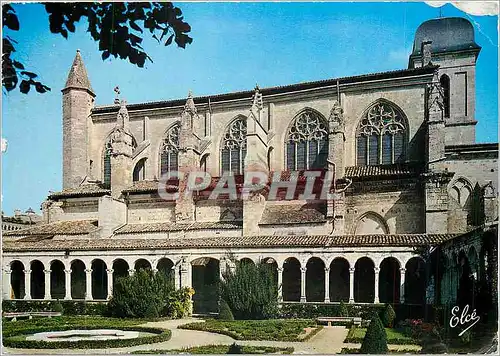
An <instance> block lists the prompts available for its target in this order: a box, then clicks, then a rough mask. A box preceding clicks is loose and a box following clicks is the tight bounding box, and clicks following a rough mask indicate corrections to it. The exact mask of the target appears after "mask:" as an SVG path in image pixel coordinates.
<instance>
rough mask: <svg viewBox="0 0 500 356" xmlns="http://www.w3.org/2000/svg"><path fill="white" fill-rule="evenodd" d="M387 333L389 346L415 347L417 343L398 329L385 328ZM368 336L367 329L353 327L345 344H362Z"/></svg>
mask: <svg viewBox="0 0 500 356" xmlns="http://www.w3.org/2000/svg"><path fill="white" fill-rule="evenodd" d="M385 333H386V335H387V343H388V344H393V345H394V344H396V345H415V344H416V341H415V340H413V339H412V338H409V337H407V336H405V335H403V334H402V333H401V332H399V331H398V330H396V329H391V328H385ZM365 334H366V328H356V327H353V328H351V329H350V330H349V333H348V334H347V337H346V339H345V340H344V342H346V343H361V342H363V339H364V337H365Z"/></svg>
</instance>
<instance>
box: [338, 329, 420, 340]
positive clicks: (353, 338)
mask: <svg viewBox="0 0 500 356" xmlns="http://www.w3.org/2000/svg"><path fill="white" fill-rule="evenodd" d="M356 329H357V327H356V326H352V327H351V328H350V329H349V331H348V332H347V336H346V338H345V339H344V344H362V343H363V339H364V338H362V337H354V336H353V334H354V331H355V330H356ZM384 330H385V328H384ZM387 345H421V342H420V341H419V340H415V339H412V338H406V339H403V338H401V339H390V340H389V339H387Z"/></svg>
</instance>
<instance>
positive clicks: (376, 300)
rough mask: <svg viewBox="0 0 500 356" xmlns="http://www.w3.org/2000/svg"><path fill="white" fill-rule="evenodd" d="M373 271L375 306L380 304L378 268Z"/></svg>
mask: <svg viewBox="0 0 500 356" xmlns="http://www.w3.org/2000/svg"><path fill="white" fill-rule="evenodd" d="M374 271H375V301H374V303H375V304H377V303H380V301H379V300H378V283H379V282H378V279H379V278H378V274H379V272H380V268H378V267H375V268H374Z"/></svg>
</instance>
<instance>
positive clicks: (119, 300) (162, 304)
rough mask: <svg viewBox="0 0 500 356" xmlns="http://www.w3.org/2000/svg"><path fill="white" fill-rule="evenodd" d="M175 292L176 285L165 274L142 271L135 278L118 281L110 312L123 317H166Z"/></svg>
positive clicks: (115, 285)
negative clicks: (170, 300)
mask: <svg viewBox="0 0 500 356" xmlns="http://www.w3.org/2000/svg"><path fill="white" fill-rule="evenodd" d="M174 292H175V290H174V286H173V284H172V283H171V282H170V281H169V280H168V279H167V278H166V277H165V276H164V275H163V273H156V274H155V273H153V272H152V271H151V270H145V269H139V270H138V271H137V272H135V273H134V274H133V275H132V276H127V277H122V278H118V280H117V281H116V282H115V284H114V287H113V297H112V298H111V300H110V301H109V312H110V314H111V315H112V316H115V317H119V318H125V317H127V318H156V317H158V316H160V315H162V316H165V315H166V313H167V308H168V304H169V303H168V302H169V299H170V297H171V296H172V295H173V294H174Z"/></svg>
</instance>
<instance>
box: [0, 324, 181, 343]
mask: <svg viewBox="0 0 500 356" xmlns="http://www.w3.org/2000/svg"><path fill="white" fill-rule="evenodd" d="M75 328H77V329H80V330H96V329H102V328H103V325H99V326H91V325H80V326H76V325H61V326H60V327H57V328H54V327H50V326H45V327H33V328H26V329H22V330H11V331H10V332H5V331H4V334H3V345H4V346H6V347H12V348H22V349H101V348H115V347H129V346H135V345H142V344H153V343H157V342H163V341H167V340H169V339H170V337H171V336H172V333H171V331H170V330H164V329H159V328H148V327H140V326H121V327H119V329H120V330H124V331H140V332H147V333H152V334H155V335H154V336H141V337H138V338H135V339H114V340H78V341H57V342H54V341H35V340H19V339H17V338H15V337H16V336H18V335H27V334H35V333H39V332H48V331H65V330H72V329H75ZM108 328H112V329H115V328H117V327H116V325H113V324H110V325H109V326H108Z"/></svg>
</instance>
